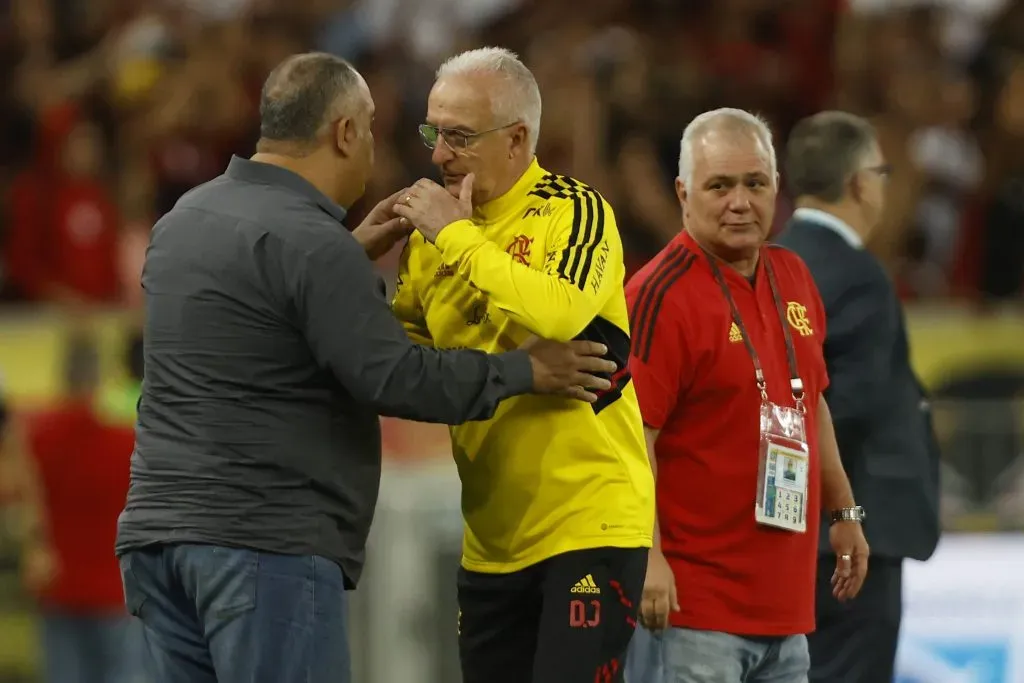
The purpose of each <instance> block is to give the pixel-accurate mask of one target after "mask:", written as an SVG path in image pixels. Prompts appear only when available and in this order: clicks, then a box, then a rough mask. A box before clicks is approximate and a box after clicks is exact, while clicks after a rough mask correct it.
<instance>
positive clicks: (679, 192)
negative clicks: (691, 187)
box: [676, 178, 687, 206]
mask: <svg viewBox="0 0 1024 683" xmlns="http://www.w3.org/2000/svg"><path fill="white" fill-rule="evenodd" d="M676 197H678V198H679V206H685V205H686V199H687V192H686V183H684V182H683V179H682V178H676Z"/></svg>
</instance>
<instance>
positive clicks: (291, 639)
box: [117, 54, 614, 683]
mask: <svg viewBox="0 0 1024 683" xmlns="http://www.w3.org/2000/svg"><path fill="white" fill-rule="evenodd" d="M260 114H261V120H262V131H261V140H260V143H259V145H258V147H257V154H256V155H255V156H253V157H252V159H251V160H245V159H240V158H234V159H232V161H231V164H230V165H229V167H228V169H227V172H226V173H225V174H224V175H222V176H220V177H219V178H217V179H215V180H213V181H211V182H209V183H207V184H205V185H203V186H200V187H198V188H196V189H194V190H192V191H191V192H190V193H188V194H187V195H185V196H184V197H183V198H182V199H181V200H180V201H179V202H178V204H177V205H176V206H175V207H174V209H173V210H172V211H171V212H170V213H168V214H167V215H166V216H164V217H163V218H162V219H161V220H160V221H159V222H158V223H157V225H156V226H155V227H154V229H153V234H152V239H151V243H150V248H149V251H148V252H147V256H146V264H145V268H144V271H143V276H142V283H143V287H144V288H145V292H146V325H145V379H144V383H143V391H142V398H141V400H140V402H139V420H138V425H137V428H136V446H135V452H134V454H133V456H132V466H131V467H132V471H131V488H130V490H129V493H128V500H127V503H126V505H125V510H124V512H123V513H122V515H121V518H120V523H119V526H118V539H117V554H118V555H119V557H120V558H121V570H122V576H123V580H124V587H125V600H126V603H127V607H128V610H129V611H130V612H131V613H132V614H134V615H135V616H137V617H139V618H140V619H141V620H142V622H143V624H144V625H145V631H146V636H147V637H146V640H147V648H148V656H147V661H148V663H149V668H150V674H151V678H152V683H178V682H179V681H180V682H181V683H185V682H186V681H187V682H188V683H205V682H210V683H213V682H215V681H220V682H222V683H223V682H230V683H233V682H235V681H237V682H238V683H242V682H243V681H244V682H245V683H264V682H265V683H292V682H294V683H299V682H300V681H301V682H302V683H317V682H319V681H324V682H326V681H331V682H332V683H333V682H335V681H337V682H341V683H347V681H348V680H349V673H348V671H349V660H348V647H347V642H346V633H345V622H346V610H345V590H346V589H350V588H353V587H354V586H355V585H356V582H357V581H358V580H359V575H360V572H361V570H362V565H363V560H364V546H365V541H366V536H367V533H368V531H369V527H370V522H371V519H372V517H373V510H374V506H375V504H376V500H377V490H378V484H379V480H380V471H381V437H380V424H379V419H378V416H379V415H381V414H383V415H391V416H398V417H404V418H410V419H416V420H423V421H432V422H443V423H449V424H458V423H461V422H465V421H469V420H479V419H486V418H489V417H490V416H491V415H492V414H493V413H494V411H495V409H496V408H497V406H498V403H499V402H500V401H502V400H503V399H506V398H509V397H512V396H516V395H519V394H524V393H528V392H536V393H549V394H562V395H569V396H573V397H575V398H579V399H582V400H594V398H595V397H594V396H593V394H591V393H590V392H589V391H588V390H589V389H596V390H603V389H606V388H607V387H608V386H609V383H608V381H607V377H606V376H600V375H601V373H608V372H611V371H613V370H614V364H613V363H611V362H610V361H606V360H603V359H602V358H600V356H601V355H603V354H605V353H606V349H605V348H604V347H603V346H601V345H599V344H594V343H591V342H572V343H570V344H557V343H554V342H549V341H538V342H536V343H535V344H533V345H532V346H531V347H530V348H529V350H521V351H513V352H510V353H504V354H500V355H488V354H485V353H482V352H479V351H473V350H458V351H436V350H433V349H430V348H427V347H423V346H419V345H416V344H414V343H412V342H411V341H410V340H409V339H408V337H407V336H406V334H405V332H404V330H403V329H402V326H401V325H400V324H399V323H398V322H397V321H396V320H395V319H394V318H393V317H392V315H391V312H390V310H389V307H388V304H387V302H386V301H385V298H384V288H383V285H382V283H381V281H380V279H379V277H378V276H377V275H376V274H375V273H374V271H373V267H372V264H371V262H370V259H369V258H367V256H368V255H369V256H371V257H372V256H375V255H378V254H379V253H382V252H384V251H386V250H387V249H388V248H390V247H391V246H392V245H393V244H394V243H395V242H396V241H397V240H398V239H401V238H402V237H403V236H404V235H405V234H407V233H408V232H409V228H408V227H407V226H406V225H404V224H403V223H402V221H401V220H400V219H399V218H398V217H396V216H395V215H394V214H393V213H392V212H391V207H392V206H393V205H394V203H395V201H396V199H397V197H391V198H388V199H387V200H385V201H383V202H381V203H380V204H379V205H378V206H377V207H375V208H374V209H373V210H372V211H371V213H370V215H369V216H368V217H367V219H366V221H364V223H363V224H362V225H360V226H359V227H358V228H356V230H355V231H353V233H349V232H348V231H347V230H345V229H344V228H343V226H342V225H341V223H342V221H343V219H344V218H345V209H343V208H342V207H347V206H350V205H351V204H352V203H353V202H355V201H356V200H357V199H358V198H359V197H360V196H361V195H362V193H363V189H364V187H365V183H366V180H367V178H368V177H369V175H370V172H371V168H372V164H373V136H372V134H371V132H370V126H371V122H372V119H373V101H372V99H371V97H370V93H369V90H368V88H367V86H366V83H365V82H364V81H363V79H362V78H361V77H360V76H359V74H358V73H357V72H356V71H355V70H354V69H353V68H352V67H351V66H350V65H349V64H348V63H346V62H345V61H343V60H341V59H338V58H336V57H332V56H330V55H324V54H308V55H299V56H296V57H292V58H290V59H289V60H287V61H286V62H284V63H283V64H282V65H281V66H279V67H278V68H277V69H275V71H274V72H273V73H272V74H271V75H270V77H269V78H268V79H267V83H266V84H265V86H264V89H263V95H262V100H261V104H260ZM588 373H593V374H588Z"/></svg>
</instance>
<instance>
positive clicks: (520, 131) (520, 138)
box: [509, 123, 530, 155]
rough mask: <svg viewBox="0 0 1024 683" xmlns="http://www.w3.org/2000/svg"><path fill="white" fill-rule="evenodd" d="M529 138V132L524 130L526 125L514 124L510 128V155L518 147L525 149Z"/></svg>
mask: <svg viewBox="0 0 1024 683" xmlns="http://www.w3.org/2000/svg"><path fill="white" fill-rule="evenodd" d="M529 138H530V133H529V131H527V130H526V126H524V125H523V124H521V123H520V124H517V125H516V126H514V127H513V128H512V137H511V139H510V140H509V152H510V155H511V154H514V153H515V152H516V151H518V150H519V149H526V146H527V143H528V141H529Z"/></svg>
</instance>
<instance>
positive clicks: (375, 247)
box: [352, 173, 473, 259]
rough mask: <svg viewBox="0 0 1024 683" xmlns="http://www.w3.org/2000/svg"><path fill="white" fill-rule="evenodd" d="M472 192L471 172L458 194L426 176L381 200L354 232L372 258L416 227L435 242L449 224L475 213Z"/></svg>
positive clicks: (378, 255) (381, 254)
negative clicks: (455, 195)
mask: <svg viewBox="0 0 1024 683" xmlns="http://www.w3.org/2000/svg"><path fill="white" fill-rule="evenodd" d="M472 196H473V174H472V173H470V174H469V175H467V176H466V177H465V178H463V180H462V189H461V192H460V193H459V197H458V198H455V197H453V196H452V195H451V194H450V193H449V192H448V190H446V189H444V188H443V187H441V186H440V185H438V184H437V183H435V182H434V181H432V180H427V179H425V178H424V179H422V180H419V181H417V182H416V184H414V185H413V186H412V187H407V188H405V189H402V190H399V191H398V192H395V193H394V194H393V195H391V196H390V197H388V198H386V199H384V200H382V201H380V202H378V203H377V205H376V206H374V207H373V209H371V210H370V213H368V214H367V215H366V218H365V219H364V220H363V222H362V223H360V224H359V227H357V228H356V229H355V230H353V231H352V235H353V236H354V237H355V238H356V240H357V241H358V242H359V243H360V244H361V245H362V246H363V248H364V249H365V250H366V254H367V255H368V256H369V257H370V258H371V259H377V258H380V257H381V256H383V255H384V254H386V253H387V252H388V251H389V250H390V249H391V247H393V246H394V245H395V244H396V243H397V242H398V241H399V240H401V239H403V238H404V237H406V236H408V235H409V234H410V233H411V232H412V231H413V230H414V229H415V230H419V231H420V233H421V234H422V235H423V237H424V238H425V239H426V240H427V241H428V242H431V243H432V242H434V240H436V239H437V235H438V234H439V233H440V232H441V231H442V230H443V229H444V228H445V227H446V226H448V225H450V224H452V223H454V222H455V221H459V220H462V219H464V218H469V217H470V216H472V215H473V202H472Z"/></svg>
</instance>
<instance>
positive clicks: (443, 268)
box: [434, 263, 455, 278]
mask: <svg viewBox="0 0 1024 683" xmlns="http://www.w3.org/2000/svg"><path fill="white" fill-rule="evenodd" d="M453 275H455V270H454V269H453V268H452V267H451V266H449V265H448V264H447V263H442V264H441V265H440V266H438V267H437V270H436V271H435V272H434V277H435V278H442V277H451V276H453Z"/></svg>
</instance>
